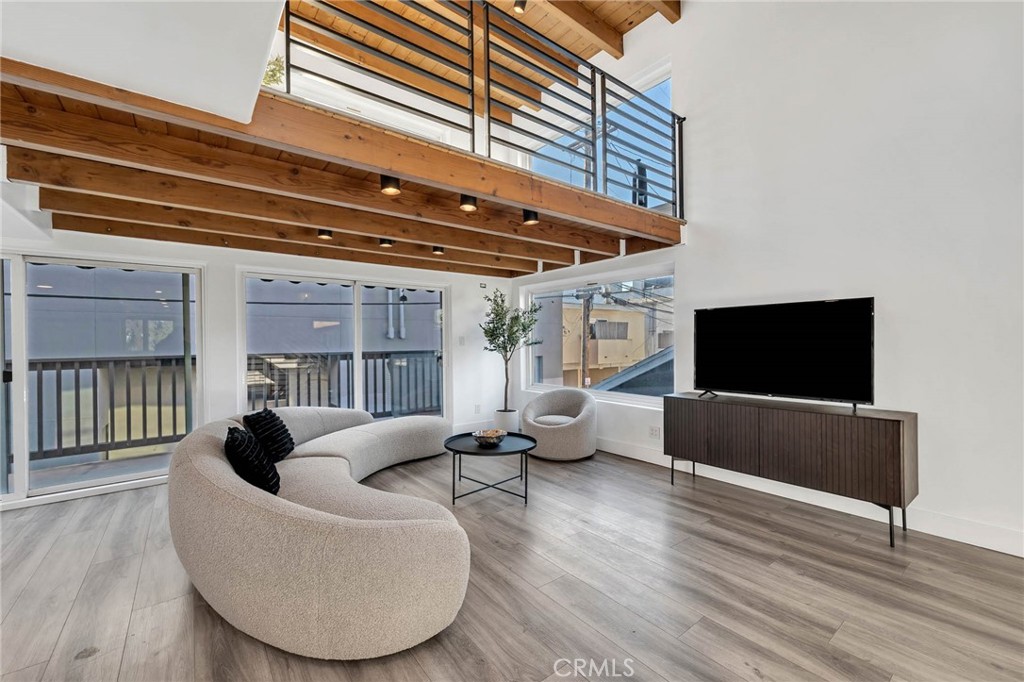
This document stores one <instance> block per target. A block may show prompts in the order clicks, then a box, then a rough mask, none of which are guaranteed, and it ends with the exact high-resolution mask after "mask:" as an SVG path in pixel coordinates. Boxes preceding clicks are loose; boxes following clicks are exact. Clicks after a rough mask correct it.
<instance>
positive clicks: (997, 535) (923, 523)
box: [597, 438, 1024, 557]
mask: <svg viewBox="0 0 1024 682" xmlns="http://www.w3.org/2000/svg"><path fill="white" fill-rule="evenodd" d="M597 447H598V449H600V450H603V451H605V452H610V453H612V454H615V455H620V456H622V457H629V458H630V459H636V460H640V461H642V462H648V463H650V464H657V465H658V466H662V467H665V468H666V469H667V468H669V458H668V456H667V455H665V453H664V452H663V451H662V450H661V449H656V448H648V447H643V446H638V445H635V444H633V443H626V442H623V441H618V440H613V439H610V438H598V439H597ZM676 467H677V469H678V471H680V472H682V471H685V472H686V473H689V471H690V464H689V462H687V463H686V464H685V468H680V467H683V465H682V464H676ZM677 475H678V473H677ZM697 476H698V477H699V476H704V477H706V478H713V479H715V480H717V481H723V482H725V483H732V484H733V485H738V486H741V487H743V488H751V489H753V490H759V491H761V492H764V493H768V494H769V495H778V496H779V497H785V498H787V499H791V500H797V501H799V502H806V503H808V504H813V505H817V506H819V507H825V508H826V509H833V510H835V511H841V512H845V513H847V514H852V515H854V516H860V517H862V518H866V519H872V520H875V521H882V522H885V523H888V521H889V517H888V513H887V512H886V511H885V510H883V509H880V508H879V507H876V506H875V505H873V504H871V503H869V502H861V501H859V500H851V499H849V498H846V497H840V496H839V495H832V494H830V493H823V492H819V491H817V490H808V489H806V488H800V487H798V486H793V485H788V484H786V483H779V482H778V481H770V480H768V479H765V478H759V477H757V476H748V475H746V474H740V473H736V472H735V471H726V470H725V469H716V468H715V467H710V466H706V465H704V464H701V465H698V467H697ZM907 521H908V523H907V528H912V529H914V530H916V531H920V532H922V533H928V534H929V535H937V536H939V537H942V538H947V539H949V540H956V541H958V542H964V543H967V544H969V545H975V546H977V547H984V548H985V549H991V550H994V551H996V552H1002V553H1003V554H1011V555H1014V556H1022V557H1024V532H1021V531H1018V530H1015V529H1013V528H1004V527H1002V526H993V525H991V524H987V523H979V522H978V521H972V520H970V519H963V518H959V517H956V516H949V515H948V514H943V513H941V512H935V511H931V510H928V509H919V508H918V507H916V506H914V505H913V504H912V505H911V508H910V509H909V511H908V512H907ZM896 522H897V523H899V522H900V517H899V512H896Z"/></svg>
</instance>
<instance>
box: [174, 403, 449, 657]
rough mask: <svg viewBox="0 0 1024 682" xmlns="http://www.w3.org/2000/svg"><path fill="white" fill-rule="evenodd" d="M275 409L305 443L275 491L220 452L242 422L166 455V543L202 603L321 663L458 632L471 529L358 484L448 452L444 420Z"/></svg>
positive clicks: (218, 425) (219, 426) (282, 468)
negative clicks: (243, 474) (251, 480)
mask: <svg viewBox="0 0 1024 682" xmlns="http://www.w3.org/2000/svg"><path fill="white" fill-rule="evenodd" d="M275 412H276V413H277V414H278V415H280V417H281V419H282V420H283V421H284V422H285V425H286V426H287V427H288V429H289V431H290V432H291V434H292V437H293V439H294V440H295V443H296V448H295V451H294V452H293V453H292V454H291V455H289V456H288V457H287V458H286V459H284V460H283V461H281V462H279V463H278V464H277V469H278V472H279V473H280V476H281V489H280V491H279V493H278V495H276V496H275V495H272V494H270V493H268V492H266V491H264V490H261V489H259V488H255V487H253V486H251V485H249V484H248V483H246V482H245V481H244V480H242V479H241V478H240V477H239V476H238V475H237V474H236V473H235V472H234V470H233V469H232V467H231V464H230V463H228V461H227V458H226V457H225V455H224V437H225V435H226V434H227V430H228V428H229V427H232V426H239V424H240V417H239V418H235V419H224V420H220V421H216V422H212V423H210V424H207V425H205V426H203V427H201V428H199V429H196V430H195V431H193V432H192V433H191V434H189V435H188V436H186V437H185V438H184V439H183V440H182V441H181V442H180V443H179V444H178V446H177V448H176V449H175V452H174V456H173V458H172V460H171V466H170V471H169V474H168V516H169V522H170V528H171V537H172V539H173V541H174V547H175V549H176V550H177V553H178V556H179V557H180V559H181V563H182V564H183V565H184V567H185V570H186V571H187V572H188V574H189V577H190V578H191V579H192V583H193V584H194V585H195V587H196V589H197V590H198V591H199V592H200V594H202V596H203V598H204V599H205V600H206V601H207V603H209V604H210V606H211V607H213V609H214V610H215V611H217V613H219V614H220V615H221V616H223V617H224V619H225V620H227V621H228V622H229V623H231V624H232V625H234V626H235V627H237V628H238V629H239V630H242V631H243V632H246V633H247V634H249V635H252V636H253V637H255V638H257V639H259V640H262V641H264V642H267V643H268V644H272V645H273V646H276V647H278V648H280V649H284V650H285V651H290V652H292V653H297V654H301V655H304V656H311V657H314V658H325V659H359V658H373V657H377V656H384V655H387V654H391V653H395V652H397V651H401V650H403V649H407V648H409V647H411V646H414V645H416V644H418V643H419V642H422V641H424V640H426V639H429V638H430V637H432V636H434V635H435V634H437V633H438V632H440V631H441V630H443V629H444V628H446V627H447V626H448V625H449V624H451V622H452V621H453V620H454V619H455V615H456V614H457V613H458V611H459V608H460V607H461V606H462V600H463V598H464V597H465V593H466V585H467V583H468V580H469V542H468V540H467V538H466V533H465V531H463V530H462V528H461V527H460V526H459V524H458V522H457V521H456V520H455V517H454V516H452V514H451V512H449V511H448V510H447V509H446V508H444V507H442V506H441V505H439V504H436V503H434V502H431V501H429V500H424V499H420V498H415V497H409V496H406V495H397V494H394V493H388V492H384V491H380V490H375V489H372V488H369V487H366V486H363V485H361V484H359V483H358V481H359V480H360V479H362V478H364V477H365V476H368V475H369V474H371V473H373V472H375V471H378V470H380V469H383V468H385V467H387V466H391V465H392V464H397V463H399V462H405V461H409V460H413V459H420V458H423V457H429V456H432V455H437V454H439V453H441V452H443V451H444V445H443V442H444V438H445V437H446V436H447V435H448V434H449V433H450V427H449V425H448V422H446V421H444V420H443V419H440V418H437V417H403V418H400V419H394V420H389V421H380V422H374V421H373V418H372V417H371V416H370V414H369V413H367V412H363V411H361V410H346V409H336V408H317V407H292V408H279V409H277V410H275Z"/></svg>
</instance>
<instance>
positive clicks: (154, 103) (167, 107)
mask: <svg viewBox="0 0 1024 682" xmlns="http://www.w3.org/2000/svg"><path fill="white" fill-rule="evenodd" d="M0 71H2V72H3V74H4V78H5V80H7V81H9V82H11V83H15V84H18V85H25V86H28V87H34V88H38V89H41V90H44V91H46V92H51V93H54V94H57V95H63V96H69V97H72V98H75V99H80V100H85V101H89V102H92V103H94V104H101V105H108V106H109V105H113V106H115V107H117V108H119V109H121V110H123V111H128V112H130V113H135V114H142V115H145V116H150V117H155V118H158V119H161V120H164V121H168V122H170V123H176V124H183V125H188V126H191V127H195V128H199V129H202V130H205V131H207V132H212V133H216V134H219V135H224V136H227V137H231V138H236V139H239V140H245V141H247V142H251V143H254V144H261V145H266V146H271V147H275V148H277V149H282V150H285V151H289V152H293V153H297V154H303V155H306V156H310V157H313V158H318V159H323V160H326V161H334V162H337V163H342V164H344V165H347V166H351V167H356V168H360V169H363V170H367V171H371V172H377V173H380V172H383V173H386V174H391V175H398V176H400V177H403V178H406V179H411V180H416V181H417V182H422V183H424V184H427V185H431V186H434V187H438V188H442V189H447V190H449V191H453V192H466V193H469V194H474V195H476V196H479V197H482V198H487V197H493V198H494V200H495V201H498V202H500V203H503V204H506V205H510V206H515V207H517V208H530V209H534V210H537V211H539V212H541V213H542V214H546V215H551V216H555V217H559V218H563V219H566V220H572V221H575V222H579V223H583V224H586V225H592V226H594V227H599V228H602V229H608V230H614V231H616V232H618V233H619V234H620V235H621V236H640V237H647V238H649V239H653V240H655V241H661V242H665V243H668V244H677V243H679V240H680V227H681V225H682V224H683V221H681V220H679V219H676V218H672V217H670V216H665V215H661V214H658V213H655V212H653V211H649V210H646V209H642V208H638V207H635V206H630V205H628V204H624V203H622V202H619V201H616V200H614V199H611V198H608V197H605V196H602V195H598V194H594V193H590V192H586V191H583V190H580V189H578V188H574V187H570V186H568V185H563V184H561V183H557V182H553V181H549V180H546V179H543V178H540V177H537V176H536V175H534V174H532V173H530V172H528V171H526V170H523V169H518V168H513V167H510V166H507V165H505V164H501V163H498V162H495V161H492V160H490V159H487V158H484V157H479V156H476V155H473V154H469V153H466V152H461V151H458V150H454V149H450V148H446V147H442V146H440V145H436V144H432V143H429V142H426V141H423V140H418V139H414V138H411V137H409V136H406V135H403V134H401V133H398V132H394V131H390V130H385V129H383V128H380V127H378V126H375V125H372V124H369V123H365V122H362V121H357V120H355V119H352V118H350V117H347V116H343V115H341V114H339V113H336V112H330V111H326V110H323V109H319V108H316V107H314V106H310V105H307V104H304V103H301V102H298V101H294V100H293V99H290V98H287V97H283V96H280V95H275V94H271V93H268V92H263V93H261V94H260V96H259V98H258V100H257V104H256V107H255V112H254V115H253V120H252V122H251V123H249V124H242V123H237V122H235V121H229V120H227V119H224V118H223V117H219V116H215V115H212V114H208V113H205V112H200V111H196V110H193V109H189V108H187V107H182V106H180V105H175V104H172V103H170V102H164V101H162V100H158V99H155V98H153V97H148V96H146V95H140V94H138V93H131V92H126V91H124V90H120V89H118V88H113V87H110V86H106V85H103V84H101V83H95V82H91V81H87V80H85V79H81V78H77V77H74V76H69V75H67V74H61V73H57V72H54V71H51V70H49V69H43V68H40V67H34V66H31V65H28V64H24V63H21V62H15V61H12V60H10V59H7V58H0Z"/></svg>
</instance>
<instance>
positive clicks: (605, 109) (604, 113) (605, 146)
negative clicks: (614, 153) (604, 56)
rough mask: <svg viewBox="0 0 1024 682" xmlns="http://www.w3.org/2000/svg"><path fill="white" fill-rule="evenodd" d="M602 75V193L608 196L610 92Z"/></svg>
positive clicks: (601, 73) (602, 73)
mask: <svg viewBox="0 0 1024 682" xmlns="http://www.w3.org/2000/svg"><path fill="white" fill-rule="evenodd" d="M599 73H600V75H601V88H600V93H599V96H600V97H601V161H600V165H601V193H602V194H608V91H607V83H606V82H605V77H604V71H601V72H599Z"/></svg>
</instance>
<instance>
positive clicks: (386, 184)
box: [380, 175, 402, 197]
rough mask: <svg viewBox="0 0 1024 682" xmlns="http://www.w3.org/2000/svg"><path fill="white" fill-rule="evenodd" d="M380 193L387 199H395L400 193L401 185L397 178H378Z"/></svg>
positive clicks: (383, 176)
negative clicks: (387, 197)
mask: <svg viewBox="0 0 1024 682" xmlns="http://www.w3.org/2000/svg"><path fill="white" fill-rule="evenodd" d="M380 193H381V194H387V195H388V196H389V197H397V196H398V195H399V194H401V193H402V183H401V181H400V180H399V179H398V178H394V177H391V176H390V175H382V176H380Z"/></svg>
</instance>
